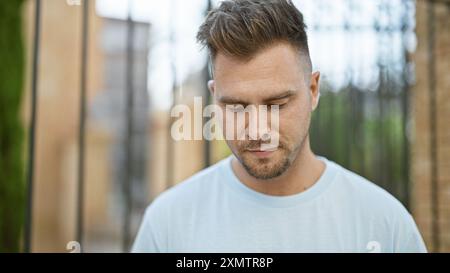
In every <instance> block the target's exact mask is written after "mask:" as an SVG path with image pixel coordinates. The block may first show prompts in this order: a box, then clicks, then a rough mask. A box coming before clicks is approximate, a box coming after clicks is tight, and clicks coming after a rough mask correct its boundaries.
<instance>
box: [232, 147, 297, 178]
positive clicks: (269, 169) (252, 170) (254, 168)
mask: <svg viewBox="0 0 450 273" xmlns="http://www.w3.org/2000/svg"><path fill="white" fill-rule="evenodd" d="M278 156H280V155H278ZM278 156H277V155H276V154H275V152H272V153H269V154H264V156H262V155H254V154H250V155H244V156H243V157H242V158H241V160H240V161H241V163H242V165H243V166H244V168H245V170H246V171H247V173H248V174H249V175H251V176H253V177H254V178H256V179H262V180H267V179H272V178H276V177H278V176H280V175H282V174H283V173H284V172H285V171H286V170H287V169H288V168H289V166H290V164H289V160H288V159H287V157H280V158H278Z"/></svg>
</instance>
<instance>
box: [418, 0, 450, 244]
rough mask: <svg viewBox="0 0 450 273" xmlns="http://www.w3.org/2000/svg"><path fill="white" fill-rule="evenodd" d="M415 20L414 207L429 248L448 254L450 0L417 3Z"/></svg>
mask: <svg viewBox="0 0 450 273" xmlns="http://www.w3.org/2000/svg"><path fill="white" fill-rule="evenodd" d="M416 20H417V21H416V33H417V40H418V47H417V50H416V52H415V54H414V62H415V69H416V84H415V86H414V88H413V96H412V101H411V107H412V113H413V120H414V130H413V139H412V209H413V213H414V216H415V219H416V221H417V224H418V226H419V229H420V230H421V232H422V235H423V236H424V239H425V241H426V243H427V246H428V248H429V251H443V252H449V251H450V129H449V124H450V76H449V71H450V35H449V31H450V1H431V0H427V1H416ZM433 123H434V124H433Z"/></svg>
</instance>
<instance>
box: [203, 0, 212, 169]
mask: <svg viewBox="0 0 450 273" xmlns="http://www.w3.org/2000/svg"><path fill="white" fill-rule="evenodd" d="M206 1H207V4H206V13H205V15H208V12H209V11H210V10H211V8H212V3H211V0H206ZM209 61H212V60H210V58H209V57H208V58H207V59H206V66H205V68H204V72H203V75H204V79H205V80H206V82H208V81H209V80H210V79H211V78H210V77H211V75H209V67H208V63H209ZM210 101H211V93H210V91H209V90H208V87H207V86H206V87H205V102H204V106H206V105H208V104H209V103H210ZM209 165H211V143H210V141H208V140H206V139H204V140H203V166H204V167H205V168H206V167H208V166H209Z"/></svg>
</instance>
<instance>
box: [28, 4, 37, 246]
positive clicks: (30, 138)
mask: <svg viewBox="0 0 450 273" xmlns="http://www.w3.org/2000/svg"><path fill="white" fill-rule="evenodd" d="M40 31H41V0H36V1H35V15H34V44H33V67H32V76H31V121H30V131H29V136H28V142H29V144H28V146H29V147H28V174H27V206H26V210H25V238H24V251H25V252H27V253H29V252H31V239H32V231H33V228H32V227H33V179H34V153H35V142H36V123H37V92H38V77H39V43H40V38H41V37H40V36H41V35H40Z"/></svg>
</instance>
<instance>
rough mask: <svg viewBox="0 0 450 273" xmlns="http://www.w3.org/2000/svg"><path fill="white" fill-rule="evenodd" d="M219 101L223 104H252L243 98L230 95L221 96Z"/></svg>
mask: <svg viewBox="0 0 450 273" xmlns="http://www.w3.org/2000/svg"><path fill="white" fill-rule="evenodd" d="M218 101H219V102H221V103H223V104H242V105H248V104H250V103H249V102H246V101H243V100H241V99H237V98H233V97H229V96H220V97H219V99H218Z"/></svg>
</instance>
